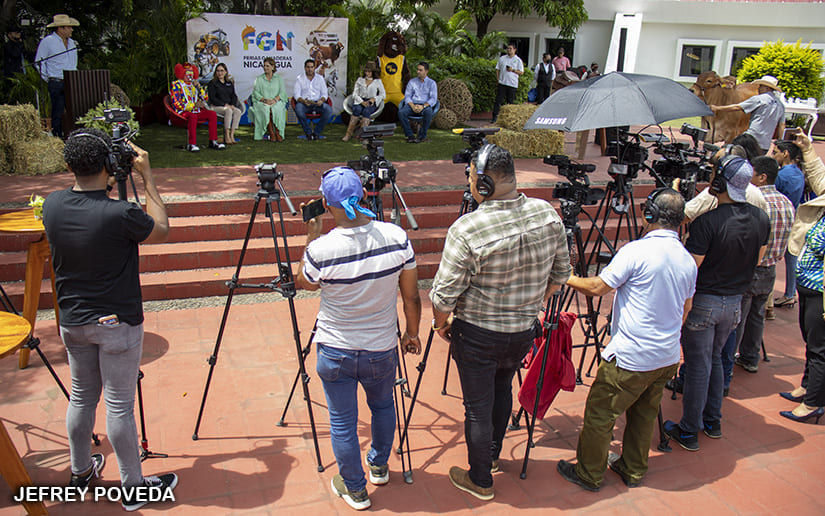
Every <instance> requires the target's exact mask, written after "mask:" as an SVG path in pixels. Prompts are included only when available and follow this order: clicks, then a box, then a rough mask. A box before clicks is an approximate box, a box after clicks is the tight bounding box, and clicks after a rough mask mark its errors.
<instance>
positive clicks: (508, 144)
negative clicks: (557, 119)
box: [487, 107, 564, 158]
mask: <svg viewBox="0 0 825 516" xmlns="http://www.w3.org/2000/svg"><path fill="white" fill-rule="evenodd" d="M502 109H503V107H502ZM499 119H500V116H499ZM522 125H523V124H522ZM487 140H488V141H489V142H490V143H495V144H496V145H498V146H499V147H502V148H504V149H507V150H508V151H510V154H512V155H513V156H514V157H519V158H537V157H543V156H548V155H551V154H561V153H563V152H564V133H562V132H560V131H554V130H552V129H530V130H527V131H511V130H509V129H502V130H501V131H499V132H497V133H495V134H491V135H489V136H488V137H487Z"/></svg>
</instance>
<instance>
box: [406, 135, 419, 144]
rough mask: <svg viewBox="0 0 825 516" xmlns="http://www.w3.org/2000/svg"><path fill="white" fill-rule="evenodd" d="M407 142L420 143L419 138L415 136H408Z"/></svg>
mask: <svg viewBox="0 0 825 516" xmlns="http://www.w3.org/2000/svg"><path fill="white" fill-rule="evenodd" d="M407 143H418V138H416V137H415V136H407Z"/></svg>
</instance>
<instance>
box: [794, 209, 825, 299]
mask: <svg viewBox="0 0 825 516" xmlns="http://www.w3.org/2000/svg"><path fill="white" fill-rule="evenodd" d="M823 255H825V217H821V218H820V219H819V220H818V221H816V223H815V224H814V225H813V226H812V227H811V229H809V230H808V232H807V233H806V234H805V245H803V246H802V251H801V252H800V253H799V260H798V261H797V262H796V283H797V284H798V285H802V286H803V287H806V288H809V289H811V290H816V291H818V292H822V276H823V270H822V257H823Z"/></svg>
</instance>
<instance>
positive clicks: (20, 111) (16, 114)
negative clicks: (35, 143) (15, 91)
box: [0, 104, 41, 147]
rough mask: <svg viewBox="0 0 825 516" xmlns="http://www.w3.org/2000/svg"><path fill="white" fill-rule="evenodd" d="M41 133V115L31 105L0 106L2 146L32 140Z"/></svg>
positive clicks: (0, 138) (0, 140)
mask: <svg viewBox="0 0 825 516" xmlns="http://www.w3.org/2000/svg"><path fill="white" fill-rule="evenodd" d="M40 132H41V126H40V115H39V114H38V113H37V110H36V109H35V108H34V106H32V105H31V104H22V105H14V106H8V105H3V106H0V145H4V146H6V147H8V146H10V145H12V144H13V143H16V142H21V141H26V140H32V139H34V138H38V137H39V136H40Z"/></svg>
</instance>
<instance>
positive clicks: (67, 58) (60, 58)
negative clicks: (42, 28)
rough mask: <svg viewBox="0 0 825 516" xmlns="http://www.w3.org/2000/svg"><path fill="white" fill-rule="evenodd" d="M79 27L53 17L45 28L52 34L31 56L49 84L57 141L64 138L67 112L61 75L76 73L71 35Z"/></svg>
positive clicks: (63, 17) (74, 22)
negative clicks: (69, 71) (72, 71)
mask: <svg viewBox="0 0 825 516" xmlns="http://www.w3.org/2000/svg"><path fill="white" fill-rule="evenodd" d="M79 25H80V22H78V21H77V20H75V19H74V18H71V17H69V16H68V15H66V14H55V15H54V21H52V23H50V24H48V25H46V27H48V28H50V29H55V31H54V32H52V33H51V34H49V35H48V36H46V37H45V38H43V39H42V40H41V41H40V44H39V45H38V46H37V54H35V56H34V62H35V64H36V65H37V67H38V70H39V71H40V76H41V77H42V78H43V80H44V81H46V82H47V83H48V88H49V98H50V99H51V103H52V134H53V135H55V136H58V137H60V138H63V111H65V109H66V96H65V91H64V89H63V72H64V71H66V70H77V42H76V41H75V40H73V39H72V38H71V36H72V31H73V30H74V28H75V27H77V26H79Z"/></svg>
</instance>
